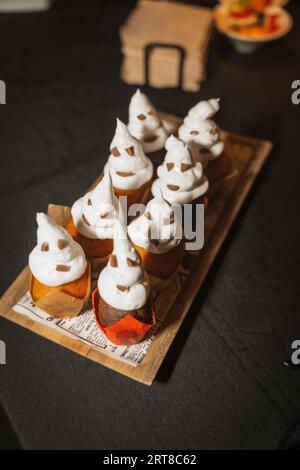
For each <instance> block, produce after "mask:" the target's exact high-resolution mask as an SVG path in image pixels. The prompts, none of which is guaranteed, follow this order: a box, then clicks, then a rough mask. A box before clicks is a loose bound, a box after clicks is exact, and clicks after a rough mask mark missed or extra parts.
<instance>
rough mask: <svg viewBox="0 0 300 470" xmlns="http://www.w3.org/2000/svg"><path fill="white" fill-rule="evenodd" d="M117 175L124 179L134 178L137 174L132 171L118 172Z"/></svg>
mask: <svg viewBox="0 0 300 470" xmlns="http://www.w3.org/2000/svg"><path fill="white" fill-rule="evenodd" d="M116 175H119V176H122V177H123V178H127V177H129V176H134V175H135V173H133V172H132V171H116Z"/></svg>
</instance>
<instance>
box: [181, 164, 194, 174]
mask: <svg viewBox="0 0 300 470" xmlns="http://www.w3.org/2000/svg"><path fill="white" fill-rule="evenodd" d="M191 168H193V165H189V164H188V163H181V165H180V171H182V173H184V172H185V171H188V170H190V169H191Z"/></svg>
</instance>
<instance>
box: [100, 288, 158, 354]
mask: <svg viewBox="0 0 300 470" xmlns="http://www.w3.org/2000/svg"><path fill="white" fill-rule="evenodd" d="M99 300H100V294H99V290H98V288H97V287H96V289H94V291H93V293H92V305H93V312H94V316H95V320H96V323H97V325H98V327H99V328H100V330H101V331H102V332H103V333H104V334H105V335H106V337H107V338H108V339H109V340H110V341H111V342H112V343H114V344H117V345H118V346H131V345H133V344H137V343H140V342H141V341H142V340H143V339H144V338H145V336H146V335H147V333H148V332H149V331H150V330H151V328H152V327H153V326H154V325H155V323H156V314H155V310H154V308H153V307H152V323H143V322H141V321H139V320H137V319H136V318H134V317H133V316H131V315H130V314H128V315H126V316H125V317H123V318H121V320H119V321H117V322H116V323H114V324H113V325H110V326H108V327H103V326H102V324H101V322H100V320H99V314H98V306H99Z"/></svg>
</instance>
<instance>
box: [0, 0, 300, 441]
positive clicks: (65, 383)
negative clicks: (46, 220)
mask: <svg viewBox="0 0 300 470" xmlns="http://www.w3.org/2000/svg"><path fill="white" fill-rule="evenodd" d="M198 3H201V4H202V5H207V6H212V5H213V4H214V3H215V2H213V1H211V2H210V1H206V2H198ZM134 4H135V2H132V1H119V2H117V1H104V2H100V1H98V2H97V1H93V2H89V1H68V2H67V1H60V2H57V3H56V4H55V6H54V7H53V9H52V10H51V11H49V12H47V13H43V14H26V15H0V79H2V80H5V82H6V85H7V104H6V105H5V106H2V107H1V108H0V136H1V139H0V143H1V146H0V152H1V153H0V158H1V160H0V161H1V170H0V175H1V184H0V210H1V212H0V213H1V218H0V220H1V239H0V243H1V245H0V253H1V284H0V286H1V293H3V292H4V291H5V290H6V288H7V287H8V286H9V285H10V283H11V282H12V281H13V280H14V278H15V277H16V275H17V274H18V273H19V272H20V271H21V269H22V268H23V266H24V265H25V264H26V262H27V256H28V253H29V252H30V250H31V249H32V247H33V246H34V244H35V237H36V224H35V213H36V212H37V211H46V209H47V204H48V202H50V201H51V202H53V203H62V204H71V203H72V202H73V201H74V200H75V199H76V198H78V196H79V195H81V194H82V193H83V192H84V191H85V190H86V188H87V187H88V186H89V184H90V183H91V182H92V181H93V179H94V178H95V176H96V175H97V174H98V173H99V171H100V170H101V168H102V167H103V164H104V163H105V161H106V158H107V156H108V146H109V143H110V141H111V138H112V136H113V132H114V126H115V118H116V116H118V117H120V118H121V119H123V120H125V121H126V119H127V111H128V102H129V99H130V96H131V95H132V93H133V92H134V91H135V87H132V86H127V85H125V84H123V83H122V82H121V81H120V78H119V68H120V62H121V54H120V43H119V38H118V28H119V26H120V24H121V23H122V21H123V20H124V18H126V16H127V14H128V12H129V11H130V10H131V9H132V7H133V6H134ZM288 10H289V11H290V12H291V13H292V14H293V17H294V21H295V26H294V29H293V31H292V32H291V33H290V34H289V35H288V36H287V37H286V38H284V39H282V40H280V41H278V42H276V43H274V44H271V45H270V46H268V47H265V48H263V49H261V50H260V51H259V52H258V53H257V54H255V55H252V56H241V55H239V54H237V53H235V52H234V51H233V50H232V48H231V47H230V45H229V44H228V43H227V41H226V40H224V39H223V38H222V37H221V36H219V35H218V34H216V33H215V35H214V39H213V41H212V43H211V46H210V53H209V58H208V79H207V81H206V82H205V83H204V85H203V87H202V89H201V91H200V93H197V94H194V93H184V92H181V91H178V90H155V89H145V91H146V92H147V93H148V94H149V97H150V98H151V99H152V100H153V102H154V103H155V105H156V106H157V107H158V108H160V109H163V110H165V111H168V112H173V113H175V114H178V115H184V114H186V112H187V111H188V109H189V108H190V107H191V106H192V105H193V104H195V103H196V102H197V101H198V100H199V99H203V98H209V97H215V96H218V97H220V98H221V101H222V106H221V111H220V113H219V117H218V122H219V123H220V125H221V126H222V127H223V128H225V129H228V130H230V131H233V132H238V133H244V134H248V135H252V136H255V137H258V138H265V139H269V140H271V141H273V142H274V144H275V146H274V151H273V152H272V156H271V158H270V161H269V162H268V163H267V165H266V167H265V168H264V170H263V172H262V174H261V175H260V176H259V178H258V181H257V183H256V185H255V187H254V189H253V191H252V193H251V195H250V197H249V198H248V199H247V202H246V204H245V206H244V208H243V210H242V212H241V213H240V215H239V217H238V220H237V221H236V223H235V225H234V227H233V230H232V231H231V233H230V236H229V237H228V239H227V241H226V243H225V246H224V247H223V248H222V251H221V253H220V254H219V256H218V258H217V261H216V262H215V264H214V267H213V269H212V271H211V272H210V275H209V277H208V279H207V281H206V282H205V285H204V288H203V289H201V292H199V294H198V296H197V298H196V300H195V302H194V304H193V306H192V308H191V311H190V313H189V315H188V317H187V319H186V321H185V322H184V325H183V327H182V329H181V330H180V332H179V334H178V335H177V337H176V340H175V341H174V343H173V345H172V348H171V350H170V352H169V354H168V356H167V358H166V360H165V361H164V363H163V365H162V367H161V369H160V371H159V374H158V376H157V379H156V381H155V382H154V384H153V385H152V387H151V388H149V387H147V386H145V385H141V384H138V383H136V382H133V381H131V380H129V379H127V378H125V377H123V376H120V375H118V374H116V373H114V372H112V371H110V370H108V369H105V368H103V367H101V366H99V365H97V364H95V363H93V362H91V361H89V360H86V359H84V358H82V357H80V356H78V355H76V354H74V353H72V352H71V351H68V350H66V349H64V348H62V347H59V346H57V345H55V344H54V343H51V342H49V341H46V340H44V339H42V338H41V337H38V336H37V335H35V334H33V333H31V332H29V331H26V330H24V329H23V328H21V327H19V326H17V325H14V324H12V323H10V322H8V321H5V320H4V319H0V338H1V339H2V340H4V341H6V343H7V364H6V365H5V366H1V367H0V381H1V390H0V397H1V405H2V410H1V411H0V422H1V423H2V426H3V430H2V429H1V431H3V432H1V433H0V442H1V441H2V442H1V446H2V447H4V448H7V447H9V446H10V447H13V448H14V447H16V446H18V445H19V446H22V447H24V448H26V449H33V448H35V449H41V448H48V449H54V448H62V449H78V448H83V449H100V448H101V449H117V448H119V449H127V448H133V449H150V448H157V449H166V448H171V449H181V448H189V449H193V448H209V449H210V448H235V449H241V448H256V449H260V448H271V449H273V448H282V447H284V448H295V447H297V446H299V442H300V424H299V418H300V370H299V368H298V369H297V368H292V367H287V366H285V365H284V364H283V362H284V361H286V360H288V359H289V357H290V355H291V342H292V341H293V340H294V339H300V308H299V307H300V296H299V280H300V276H299V264H300V225H299V196H300V177H299V173H300V152H299V141H300V126H299V123H300V120H299V109H300V105H299V106H298V107H297V106H295V105H293V104H292V103H291V82H292V81H293V80H295V79H300V67H299V65H300V30H299V22H300V5H299V2H297V1H291V2H290V4H289V6H288ZM0 428H1V426H0ZM16 439H17V441H18V443H17V441H16Z"/></svg>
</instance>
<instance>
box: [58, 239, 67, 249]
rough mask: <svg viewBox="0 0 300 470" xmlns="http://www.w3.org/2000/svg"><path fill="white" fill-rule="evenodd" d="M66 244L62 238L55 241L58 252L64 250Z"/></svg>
mask: <svg viewBox="0 0 300 470" xmlns="http://www.w3.org/2000/svg"><path fill="white" fill-rule="evenodd" d="M67 244H68V242H67V240H64V239H63V238H59V239H58V240H57V246H58V248H59V249H60V250H63V249H64V248H66V246H67Z"/></svg>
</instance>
